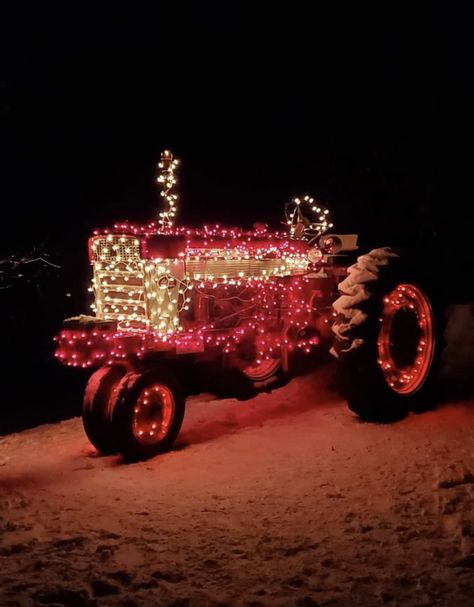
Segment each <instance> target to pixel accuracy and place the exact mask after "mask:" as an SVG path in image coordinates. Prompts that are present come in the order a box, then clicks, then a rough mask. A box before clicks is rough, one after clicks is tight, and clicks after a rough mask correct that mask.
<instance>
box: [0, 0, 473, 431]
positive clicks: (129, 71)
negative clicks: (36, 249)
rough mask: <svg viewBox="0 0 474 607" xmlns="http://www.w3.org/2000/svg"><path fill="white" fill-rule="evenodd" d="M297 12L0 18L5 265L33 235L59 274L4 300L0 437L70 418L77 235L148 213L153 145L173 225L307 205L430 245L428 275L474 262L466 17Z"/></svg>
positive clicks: (79, 8) (377, 235) (74, 382)
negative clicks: (172, 192)
mask: <svg viewBox="0 0 474 607" xmlns="http://www.w3.org/2000/svg"><path fill="white" fill-rule="evenodd" d="M310 4H311V5H313V6H311V9H310V8H308V7H305V8H303V7H300V6H299V5H298V4H297V3H290V4H284V5H282V6H281V7H276V3H272V4H271V5H269V6H268V7H265V5H264V4H261V5H260V8H258V9H257V8H256V7H255V6H252V5H245V4H243V3H237V2H225V3H223V2H222V3H215V4H213V3H192V4H189V5H188V4H183V3H173V4H172V5H171V6H170V5H169V4H164V3H163V4H162V3H155V4H154V8H153V9H142V10H140V9H139V8H136V7H133V5H132V4H131V3H130V4H129V6H128V8H119V7H118V5H114V6H111V7H108V8H105V5H104V6H102V8H98V7H95V8H93V9H90V10H88V9H86V8H85V5H84V4H74V5H72V4H69V3H67V4H66V3H64V4H63V5H61V6H62V7H61V8H60V7H58V6H55V7H52V6H47V5H43V4H41V5H35V7H32V6H29V5H26V4H25V5H21V6H18V7H17V8H16V9H15V11H11V10H10V11H9V12H8V13H7V12H4V13H3V15H2V19H1V20H0V38H1V45H2V72H1V78H0V94H1V106H0V112H1V127H2V131H1V142H0V151H1V182H0V197H1V212H2V238H1V241H0V253H1V254H2V256H3V257H5V256H8V255H10V254H12V253H15V252H16V251H20V250H23V249H24V248H28V247H31V246H35V245H39V244H40V243H42V242H43V241H46V244H45V248H46V250H47V251H48V253H49V254H50V255H51V258H52V259H53V260H54V261H56V262H57V263H59V264H60V265H61V270H60V272H59V273H57V272H53V271H49V272H46V273H44V274H43V275H42V276H40V277H39V280H35V281H33V284H29V283H27V281H26V280H24V281H23V282H22V281H21V280H19V281H17V283H16V285H15V286H14V287H13V288H11V289H9V290H7V291H5V290H4V291H1V292H0V298H1V314H2V318H1V326H2V344H3V347H2V358H3V359H4V362H3V364H2V375H3V379H2V384H3V397H2V411H1V412H0V431H1V430H3V431H9V430H12V429H14V428H19V427H24V426H28V425H34V424H36V423H38V422H39V421H42V420H53V419H58V418H60V417H66V416H68V415H70V414H72V413H76V414H77V413H78V412H79V410H80V404H79V403H80V399H81V390H82V386H83V383H84V381H85V378H86V376H85V374H83V373H82V372H80V371H74V370H70V369H65V368H62V367H59V366H58V365H56V363H55V361H53V360H52V358H51V356H52V349H53V346H52V341H51V338H52V335H53V334H54V332H55V331H57V329H58V327H59V325H60V322H61V319H62V318H64V317H65V316H68V315H72V314H77V313H80V312H86V313H87V311H88V306H89V304H90V298H89V297H88V294H87V286H88V280H89V266H88V261H87V248H86V239H87V237H88V236H89V234H90V232H91V231H92V230H93V229H94V228H96V227H106V226H107V225H110V224H112V223H114V222H115V221H117V220H122V219H129V220H132V221H148V220H150V219H153V218H154V217H155V215H156V213H157V210H158V205H159V195H158V194H159V191H158V188H157V186H156V184H155V183H154V177H155V173H156V163H157V161H158V159H159V154H160V151H161V150H163V149H165V148H169V149H172V150H173V151H174V152H175V153H176V155H177V156H178V157H179V158H181V159H182V161H183V164H182V167H181V169H180V173H179V180H180V181H179V184H180V185H179V187H180V194H181V199H180V204H179V217H178V221H179V222H180V223H181V224H190V225H200V224H202V223H203V222H221V223H222V222H223V223H227V224H232V225H241V226H244V227H250V226H251V225H252V223H253V222H254V221H257V220H260V221H266V222H268V223H270V225H272V226H274V227H278V226H279V222H280V221H281V220H282V218H283V215H282V211H283V205H284V203H285V202H286V201H287V200H288V199H289V198H290V197H292V196H293V195H295V194H301V193H310V194H312V195H314V196H315V197H316V198H317V199H319V200H320V201H321V203H322V204H324V205H326V206H328V207H329V208H330V209H331V211H332V216H333V218H334V223H335V225H336V229H337V230H339V231H341V232H342V231H350V232H358V233H359V234H360V245H361V248H362V249H368V248H370V247H372V246H374V245H388V244H390V245H404V246H406V245H407V244H410V243H413V242H417V243H420V242H422V243H425V242H426V243H429V246H432V244H433V243H434V244H435V248H434V249H433V251H436V253H435V254H434V256H433V263H435V264H438V263H440V260H444V259H446V258H447V257H449V256H450V255H451V257H449V258H450V259H452V253H453V252H455V253H456V255H455V265H456V267H460V266H459V264H461V266H462V268H469V267H470V261H471V259H472V255H471V252H470V246H469V237H470V220H469V213H470V209H469V207H470V204H471V198H472V195H471V188H470V183H469V181H470V176H471V161H472V154H471V151H470V150H471V147H472V141H471V114H472V97H473V95H472V46H471V40H472V35H471V31H470V20H469V19H468V17H467V14H462V13H461V12H460V11H459V9H457V8H456V7H454V6H453V5H451V4H448V3H446V4H444V5H443V4H439V5H436V4H435V3H427V4H426V5H423V4H420V3H411V4H407V5H403V3H378V4H377V5H376V6H377V8H374V6H369V5H366V4H363V3H351V4H350V5H349V6H350V7H351V8H348V7H347V6H345V4H343V3H327V4H322V3H321V4H320V3H310ZM415 4H416V9H415V8H414V6H413V5H415ZM427 246H428V245H427ZM450 263H451V262H450ZM463 271H464V270H463ZM459 277H460V279H459V281H458V283H460V282H461V281H462V280H463V277H462V272H459ZM465 291H466V289H464V293H463V297H465V296H466V292H465Z"/></svg>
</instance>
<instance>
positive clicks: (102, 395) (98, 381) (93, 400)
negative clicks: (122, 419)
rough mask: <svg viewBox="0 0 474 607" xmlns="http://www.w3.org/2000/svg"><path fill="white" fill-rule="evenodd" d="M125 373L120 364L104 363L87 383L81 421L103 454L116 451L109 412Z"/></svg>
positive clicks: (88, 435)
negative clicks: (106, 364) (110, 364)
mask: <svg viewBox="0 0 474 607" xmlns="http://www.w3.org/2000/svg"><path fill="white" fill-rule="evenodd" d="M125 373H126V369H125V367H123V366H120V365H113V366H110V367H108V366H104V367H101V368H100V369H97V371H95V372H94V373H93V374H92V375H91V377H90V379H89V381H88V383H87V386H86V391H85V394H84V400H83V404H82V423H83V426H84V431H85V433H86V435H87V438H88V439H89V440H90V442H91V443H92V444H93V445H94V447H95V448H96V449H97V451H99V453H101V454H102V455H111V454H113V453H117V445H116V441H115V438H114V433H113V431H112V413H113V410H114V407H115V402H116V399H115V395H116V387H117V385H118V384H119V382H120V380H121V379H122V377H123V376H124V375H125Z"/></svg>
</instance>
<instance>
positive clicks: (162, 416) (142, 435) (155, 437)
mask: <svg viewBox="0 0 474 607" xmlns="http://www.w3.org/2000/svg"><path fill="white" fill-rule="evenodd" d="M174 411H175V403H174V397H173V393H172V391H171V390H170V389H169V388H168V387H167V386H164V385H163V384H153V385H152V386H150V387H148V388H146V389H144V390H142V392H141V393H140V396H139V397H138V399H137V402H136V404H135V407H134V409H133V418H132V424H133V435H134V437H135V439H136V440H137V441H138V442H139V443H141V444H142V445H152V444H154V443H158V442H160V441H161V440H162V439H163V438H164V437H165V436H166V435H167V433H168V431H169V428H170V426H171V423H172V421H173V416H174Z"/></svg>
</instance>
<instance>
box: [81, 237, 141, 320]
mask: <svg viewBox="0 0 474 607" xmlns="http://www.w3.org/2000/svg"><path fill="white" fill-rule="evenodd" d="M91 259H92V261H93V265H94V280H93V290H94V294H95V305H94V308H95V312H96V315H97V317H98V318H102V319H104V320H116V321H117V327H118V328H119V329H121V330H137V329H138V330H139V329H146V328H147V326H148V315H147V308H146V298H145V285H144V269H143V263H142V262H141V260H140V241H139V240H138V239H137V238H135V237H134V236H123V235H110V234H109V235H108V236H100V237H96V238H94V239H93V240H92V242H91Z"/></svg>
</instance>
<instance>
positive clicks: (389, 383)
mask: <svg viewBox="0 0 474 607" xmlns="http://www.w3.org/2000/svg"><path fill="white" fill-rule="evenodd" d="M177 164H178V163H177V160H175V159H174V158H173V156H172V154H171V153H170V152H164V153H163V154H162V156H161V162H160V165H159V167H160V174H159V177H158V181H159V182H160V183H161V185H162V192H161V194H162V196H163V198H164V203H165V210H164V211H162V212H161V213H160V216H159V221H158V222H157V223H151V224H149V225H147V226H134V225H131V224H128V223H124V224H116V225H114V227H113V228H112V229H110V230H104V231H96V232H95V233H94V235H93V236H92V237H91V238H90V240H89V259H90V262H91V265H92V268H93V280H92V287H91V291H92V292H93V293H94V303H93V305H92V307H93V310H94V313H95V315H94V316H79V317H75V318H70V319H67V320H65V321H64V323H63V326H62V329H61V331H60V333H59V335H58V336H57V337H56V340H57V349H56V354H55V355H56V357H57V359H58V360H59V361H60V362H61V363H63V364H66V365H69V366H73V367H83V368H89V367H90V368H96V370H95V371H94V373H93V374H92V376H91V378H90V380H89V383H88V385H87V387H86V391H85V396H84V405H83V422H84V428H85V431H86V434H87V436H88V437H89V439H90V441H91V442H92V443H93V445H94V446H95V447H96V448H97V449H98V451H100V452H101V453H103V454H110V453H117V452H119V453H121V454H122V455H124V456H125V457H126V458H129V459H141V458H146V457H150V456H152V455H154V454H157V453H160V452H163V451H166V450H168V449H170V448H171V446H172V444H173V442H174V440H175V438H176V437H177V435H178V432H179V430H180V427H181V424H182V421H183V416H184V411H185V400H186V396H187V395H188V394H189V393H190V391H191V390H192V385H191V384H194V381H195V378H196V377H198V378H200V379H201V381H202V380H203V378H205V379H204V384H205V385H204V388H208V389H209V390H211V391H213V390H214V391H215V392H216V393H218V392H219V389H220V388H222V387H223V386H224V387H227V389H228V390H227V391H228V393H229V394H232V393H235V395H236V396H237V395H238V394H237V392H238V391H240V390H241V389H242V387H243V386H244V387H246V388H258V387H260V386H262V385H266V384H268V382H270V381H272V380H273V379H274V378H275V377H276V376H277V375H283V376H284V375H285V373H287V372H288V368H289V365H290V361H291V358H292V356H293V355H294V353H295V352H297V351H301V352H308V353H309V352H310V351H312V350H313V349H314V348H315V347H318V348H327V349H331V351H332V353H333V354H334V355H335V356H336V358H338V360H339V371H338V378H337V381H338V385H339V387H340V390H341V393H342V394H343V396H345V397H346V398H347V400H348V401H349V405H350V407H351V408H352V409H353V410H354V411H355V412H357V413H358V414H359V415H361V416H362V417H366V418H369V419H380V418H384V417H389V416H390V415H392V414H393V413H394V411H398V410H400V409H401V408H403V407H404V406H405V404H406V403H407V402H408V400H407V399H408V397H414V396H415V395H416V394H418V393H420V392H421V388H422V387H424V388H426V386H428V384H429V382H428V381H427V379H428V378H429V377H428V376H429V374H430V370H431V369H432V367H433V361H434V359H435V354H436V348H435V321H434V315H433V310H432V307H431V304H430V302H429V300H428V297H427V295H426V294H425V292H424V291H423V290H422V289H421V288H420V287H419V286H416V283H415V282H413V281H412V280H411V279H410V278H409V277H408V276H406V277H405V275H404V274H403V272H404V268H403V264H402V262H401V259H400V257H399V256H398V255H396V254H395V253H394V252H393V251H391V250H390V249H376V250H374V251H372V252H371V253H369V254H368V255H363V256H361V257H359V258H358V260H357V262H356V263H355V264H354V265H351V266H350V267H349V268H348V265H349V263H351V261H354V252H355V251H356V250H357V236H356V235H352V234H351V235H339V234H333V233H329V232H330V229H331V228H332V224H331V223H330V222H329V215H328V211H327V210H325V209H323V208H322V207H321V205H320V204H319V203H317V202H316V201H315V200H313V198H311V197H310V196H304V197H300V198H294V199H293V200H292V201H291V202H289V203H288V204H287V205H286V207H285V215H286V225H287V229H286V231H285V232H272V231H269V230H268V228H267V226H266V225H265V224H256V225H255V226H254V229H253V230H251V231H244V230H241V229H238V228H224V227H219V226H215V227H206V226H205V227H203V228H201V229H190V228H184V227H175V226H174V218H175V213H176V203H177V196H176V194H175V193H174V186H175V183H176V178H175V171H176V167H177ZM209 369H211V370H212V372H211V373H209ZM206 381H208V385H206Z"/></svg>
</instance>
